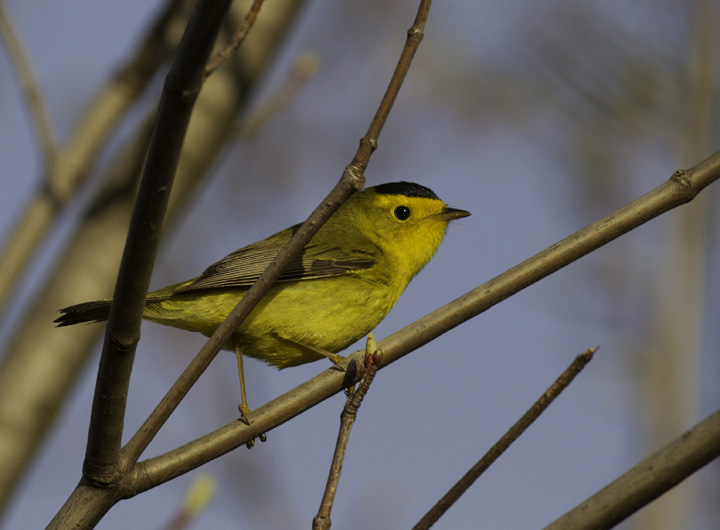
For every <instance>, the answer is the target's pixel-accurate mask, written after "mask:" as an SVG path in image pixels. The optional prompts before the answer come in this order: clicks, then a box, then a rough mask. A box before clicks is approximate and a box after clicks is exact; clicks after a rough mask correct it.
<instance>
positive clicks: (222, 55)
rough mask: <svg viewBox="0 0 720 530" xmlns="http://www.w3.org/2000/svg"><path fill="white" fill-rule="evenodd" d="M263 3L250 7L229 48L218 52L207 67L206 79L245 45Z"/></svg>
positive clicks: (256, 0)
mask: <svg viewBox="0 0 720 530" xmlns="http://www.w3.org/2000/svg"><path fill="white" fill-rule="evenodd" d="M263 1H264V0H254V1H253V4H252V6H250V10H249V11H248V14H247V15H246V16H245V20H243V23H242V25H241V26H240V27H239V28H238V30H237V31H236V32H235V35H233V38H232V39H231V40H230V42H229V43H228V44H227V46H225V48H223V49H222V51H220V52H218V54H217V55H215V57H213V58H212V59H211V60H210V62H209V63H208V64H207V66H206V67H205V77H208V76H209V75H211V74H212V73H213V72H214V71H215V70H217V69H218V67H219V66H220V65H221V64H222V63H223V62H224V61H225V60H226V59H227V58H228V57H230V54H231V53H232V52H233V50H236V49H237V48H238V47H239V46H240V45H241V44H242V43H243V41H244V40H245V37H247V35H248V33H249V32H250V28H252V26H253V24H254V23H255V19H256V18H257V16H258V13H260V8H261V7H262V4H263Z"/></svg>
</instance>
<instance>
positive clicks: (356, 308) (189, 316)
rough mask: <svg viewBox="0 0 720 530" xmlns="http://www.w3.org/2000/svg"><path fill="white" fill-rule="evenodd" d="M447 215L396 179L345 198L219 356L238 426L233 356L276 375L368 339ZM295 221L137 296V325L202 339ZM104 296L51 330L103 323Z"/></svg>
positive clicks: (429, 197) (433, 198)
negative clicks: (230, 381) (228, 357)
mask: <svg viewBox="0 0 720 530" xmlns="http://www.w3.org/2000/svg"><path fill="white" fill-rule="evenodd" d="M469 215H470V212H468V211H466V210H460V209H457V208H451V207H449V206H448V205H446V204H445V203H444V202H443V201H442V200H440V198H439V197H438V196H437V195H436V194H435V192H433V191H432V190H431V189H429V188H427V187H425V186H422V185H420V184H416V183H413V182H406V181H399V182H389V183H385V184H380V185H377V186H373V187H368V188H365V189H364V190H361V191H359V192H357V193H355V194H354V195H352V196H351V197H350V198H349V199H348V200H347V201H346V202H345V203H344V204H343V205H342V206H340V207H339V208H338V209H337V210H336V211H335V212H334V213H333V214H332V215H331V216H330V218H329V219H328V220H327V221H326V223H325V224H324V225H323V226H322V227H321V228H320V229H319V230H318V231H317V233H316V234H315V235H314V236H313V237H312V239H311V240H310V241H309V242H308V243H307V244H306V245H305V247H304V248H303V250H302V251H301V252H300V253H299V254H298V255H297V256H295V258H293V259H292V261H291V262H290V263H289V264H288V266H287V267H286V268H285V269H284V271H283V272H282V274H281V275H280V277H279V278H278V280H277V282H276V283H275V284H274V285H273V286H272V287H271V288H270V289H269V290H268V292H267V293H266V294H265V296H264V297H263V298H262V299H261V300H260V302H259V303H258V305H257V306H256V307H255V308H254V310H253V311H252V312H251V313H250V315H249V316H248V317H247V318H246V319H245V321H244V322H242V323H241V324H240V326H239V327H238V328H237V330H236V331H235V333H234V334H233V335H232V337H231V339H230V340H229V341H228V342H227V343H226V344H225V345H224V346H223V349H227V350H230V351H234V352H235V355H236V360H237V364H238V374H239V378H240V393H241V400H242V403H240V405H239V406H238V408H239V410H240V414H241V419H243V420H245V421H246V422H248V423H249V421H248V420H247V417H248V415H249V414H250V412H251V410H250V408H249V407H248V405H247V396H246V390H245V376H244V369H243V366H244V365H243V356H244V355H246V356H248V357H252V358H256V359H260V360H262V361H264V362H266V363H267V364H269V365H272V366H275V367H277V368H279V369H283V368H288V367H292V366H298V365H301V364H305V363H308V362H312V361H316V360H318V359H321V358H323V357H327V358H329V359H330V360H331V361H333V362H334V363H336V364H337V363H338V362H340V361H341V360H342V359H343V357H342V356H340V355H338V354H337V352H340V351H342V350H344V349H345V348H347V347H348V346H350V345H351V344H352V343H354V342H355V341H357V340H359V339H360V338H362V337H363V336H365V335H367V334H368V333H369V332H371V331H372V330H373V329H374V328H375V327H376V326H377V325H378V324H379V323H380V322H381V321H382V320H383V319H384V318H385V316H386V315H387V314H388V312H389V311H390V310H391V309H392V307H393V306H394V305H395V303H396V302H397V301H398V299H399V298H400V295H401V294H402V293H403V292H404V291H405V289H406V287H407V286H408V284H409V283H410V280H412V279H413V278H414V277H415V276H416V275H417V274H418V273H419V272H420V270H421V269H422V268H423V267H424V266H425V265H426V264H427V263H428V262H429V261H430V259H431V258H432V257H433V256H434V255H435V253H436V252H437V250H438V247H439V246H440V243H441V242H442V240H443V238H444V236H445V232H446V229H447V226H448V224H449V223H450V221H453V220H456V219H460V218H463V217H467V216H469ZM299 227H300V224H297V225H294V226H291V227H290V228H287V229H285V230H282V231H280V232H277V233H275V234H273V235H271V236H270V237H268V238H266V239H263V240H261V241H257V242H255V243H252V244H250V245H248V246H246V247H243V248H241V249H239V250H236V251H235V252H232V253H231V254H229V255H227V256H226V257H224V258H223V259H221V260H220V261H218V262H216V263H213V264H212V265H210V266H209V267H207V268H206V269H205V271H204V272H203V273H202V274H201V275H200V276H198V277H196V278H192V279H190V280H187V281H183V282H180V283H175V284H173V285H169V286H167V287H163V288H161V289H158V290H156V291H152V292H150V293H148V294H147V298H146V301H145V308H144V310H143V318H144V319H145V320H148V321H150V322H156V323H159V324H164V325H166V326H172V327H175V328H180V329H184V330H188V331H193V332H199V333H202V334H203V335H206V336H210V335H212V333H213V332H214V331H215V330H216V329H217V327H218V326H219V325H220V324H221V323H222V322H223V320H224V319H225V318H226V317H227V315H228V314H229V313H230V312H231V311H232V309H233V308H234V307H235V306H236V305H237V303H238V302H239V300H240V299H241V298H242V297H243V296H244V295H245V293H246V292H247V291H248V289H249V288H250V287H251V286H252V284H253V283H254V282H255V281H256V280H257V279H258V278H259V277H260V275H261V274H262V273H263V271H264V270H265V268H266V267H267V266H268V265H269V264H270V263H271V262H272V260H273V259H274V258H275V257H276V256H277V255H278V253H279V252H280V250H281V249H282V248H283V247H284V246H285V244H286V243H287V242H288V241H289V240H290V238H291V237H292V235H293V234H294V233H295V232H296V231H297V230H298V229H299ZM111 302H112V299H104V300H96V301H92V302H84V303H80V304H76V305H71V306H69V307H65V308H63V309H61V310H60V313H61V315H60V316H59V317H58V318H57V319H56V320H55V323H56V324H57V326H59V327H61V326H69V325H73V324H79V323H82V322H88V323H92V322H102V321H105V320H107V318H108V315H109V312H110V303H111Z"/></svg>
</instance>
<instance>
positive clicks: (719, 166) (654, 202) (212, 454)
mask: <svg viewBox="0 0 720 530" xmlns="http://www.w3.org/2000/svg"><path fill="white" fill-rule="evenodd" d="M718 178H720V152H718V153H715V154H714V155H713V156H711V157H710V158H708V159H706V160H704V161H703V162H701V163H699V164H698V165H696V166H695V167H693V168H691V169H689V170H687V171H676V172H675V173H674V174H673V176H672V177H671V178H670V179H669V180H668V181H666V182H665V183H663V184H661V185H660V186H658V187H657V188H656V189H654V190H653V191H651V192H649V193H647V194H645V195H643V196H642V197H640V198H639V199H636V200H635V201H633V202H631V203H630V204H628V205H626V206H624V207H623V208H620V209H619V210H617V211H616V212H614V213H612V214H610V215H608V216H607V217H604V218H603V219H600V220H599V221H597V222H595V223H593V224H591V225H590V226H588V227H586V228H584V229H582V230H580V231H579V232H576V233H575V234H573V235H571V236H569V237H567V238H565V239H563V240H562V241H560V242H558V243H556V244H554V245H552V246H551V247H549V248H547V249H546V250H544V251H542V252H540V253H539V254H536V255H535V256H533V257H532V258H529V259H528V260H526V261H524V262H523V263H521V264H520V265H517V266H516V267H513V268H512V269H510V270H508V271H507V272H505V273H503V274H501V275H499V276H497V277H496V278H494V279H492V280H490V281H489V282H486V283H484V284H483V285H481V286H479V287H477V288H475V289H473V290H472V291H470V292H468V293H466V294H465V295H463V296H461V297H460V298H458V299H456V300H454V301H453V302H450V303H449V304H447V305H445V306H443V307H441V308H440V309H437V310H436V311H434V312H432V313H430V314H429V315H427V316H425V317H423V318H421V319H420V320H418V321H416V322H414V323H413V324H410V325H409V326H407V327H405V328H403V329H401V330H400V331H397V332H396V333H393V334H392V335H390V336H389V337H387V338H386V339H384V340H382V341H380V342H379V343H378V346H379V347H380V348H381V349H382V351H383V366H385V365H387V364H390V363H391V362H394V361H396V360H398V359H400V358H401V357H403V356H404V355H407V354H408V353H410V352H411V351H414V350H416V349H417V348H419V347H420V346H422V345H424V344H427V343H428V342H430V341H431V340H433V339H434V338H436V337H438V336H440V335H442V334H443V333H445V332H447V331H449V330H451V329H453V328H454V327H456V326H458V325H460V324H461V323H463V322H465V321H466V320H469V319H470V318H472V317H474V316H477V315H479V314H480V313H482V312H483V311H485V310H487V309H489V308H490V307H492V306H494V305H495V304H498V303H499V302H501V301H503V300H505V299H506V298H508V297H510V296H512V295H513V294H515V293H517V292H518V291H521V290H522V289H524V288H525V287H527V286H529V285H531V284H533V283H535V282H537V281H539V280H541V279H542V278H544V277H546V276H548V275H549V274H551V273H552V272H555V271H556V270H558V269H560V268H561V267H564V266H565V265H568V264H569V263H571V262H573V261H575V260H577V259H579V258H581V257H582V256H585V255H586V254H589V253H590V252H592V251H594V250H596V249H597V248H599V247H601V246H603V245H605V244H606V243H608V242H610V241H612V240H613V239H616V238H617V237H619V236H621V235H622V234H624V233H626V232H629V231H630V230H632V229H633V228H637V227H638V226H640V225H642V224H643V223H646V222H647V221H649V220H651V219H653V218H655V217H657V216H659V215H660V214H662V213H664V212H666V211H668V210H670V209H672V208H674V207H676V206H679V205H681V204H684V203H686V202H688V201H690V200H692V199H693V198H694V197H695V196H696V195H697V194H698V193H699V192H700V191H701V190H702V189H703V188H705V187H706V186H708V185H709V184H710V183H712V182H713V181H715V180H717V179H718ZM360 355H361V352H355V353H354V354H353V355H351V356H349V357H348V358H347V360H346V361H345V364H344V365H343V366H344V367H345V369H346V371H345V372H342V373H340V372H338V371H337V370H335V369H332V368H331V369H329V370H326V371H324V372H322V373H321V374H319V375H317V376H316V377H314V378H312V379H310V380H309V381H306V382H305V383H303V384H301V385H299V386H298V387H296V388H295V389H293V390H291V391H290V392H287V393H286V394H283V395H282V396H280V397H278V398H276V399H274V400H272V401H270V402H269V403H267V404H265V405H263V406H261V407H259V408H257V409H256V410H255V411H254V414H253V423H252V425H249V426H248V425H246V424H245V423H243V422H240V421H234V422H232V423H229V424H227V425H225V426H224V427H221V428H220V429H217V430H215V431H213V432H211V433H209V434H207V435H205V436H202V437H200V438H198V439H196V440H194V441H192V442H189V443H187V444H185V445H183V446H182V447H179V448H178V449H175V450H173V451H170V452H168V453H165V454H163V455H160V456H157V457H154V458H149V459H147V460H145V461H143V462H141V463H139V464H138V466H139V467H138V469H136V470H135V473H134V476H133V477H130V478H129V482H128V483H127V485H126V488H127V490H126V491H127V495H128V496H132V495H135V494H137V493H140V492H141V491H144V490H146V489H149V488H152V487H155V486H157V485H158V484H161V483H163V482H166V481H167V480H170V479H172V478H174V477H176V476H179V475H181V474H183V473H186V472H187V471H190V470H191V469H194V468H195V467H197V466H199V465H201V464H202V463H205V462H208V461H210V460H212V459H214V458H217V457H219V456H221V455H223V454H225V453H227V452H229V451H231V450H232V449H235V448H236V447H239V446H240V445H243V444H245V443H246V442H247V441H248V440H251V439H252V438H254V437H257V436H259V435H260V434H262V433H265V432H269V431H271V430H272V429H274V428H275V427H277V426H278V425H281V424H282V423H284V422H286V421H288V420H289V419H291V418H294V417H295V416H297V415H299V414H301V413H302V412H304V411H305V410H307V409H309V408H311V407H313V406H314V405H317V404H318V403H320V402H321V401H324V400H325V399H327V398H329V397H330V396H332V395H334V394H336V393H337V392H341V391H342V390H343V389H344V388H347V387H349V386H351V385H353V384H355V383H357V381H359V379H360V377H361V376H362V360H361V357H360Z"/></svg>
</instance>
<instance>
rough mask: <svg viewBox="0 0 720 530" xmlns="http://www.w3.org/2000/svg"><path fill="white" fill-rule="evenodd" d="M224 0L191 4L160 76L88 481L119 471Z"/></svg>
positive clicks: (94, 424) (103, 368)
mask: <svg viewBox="0 0 720 530" xmlns="http://www.w3.org/2000/svg"><path fill="white" fill-rule="evenodd" d="M229 5H230V1H229V0H226V1H225V2H210V1H208V2H201V3H199V4H198V6H197V7H196V9H195V12H194V13H193V15H192V16H191V18H190V21H189V23H188V27H187V29H186V32H185V35H184V36H183V39H182V41H181V42H180V46H179V47H178V52H177V57H176V59H175V61H174V63H173V66H172V68H171V69H170V72H169V73H168V76H167V79H166V81H165V89H164V92H163V96H162V99H161V100H160V105H159V108H158V114H157V117H156V120H155V125H154V130H153V134H152V137H151V139H150V145H149V148H148V156H147V159H146V161H145V167H144V169H143V176H142V179H141V181H140V189H139V191H138V197H137V201H136V203H135V208H134V210H133V215H132V219H131V221H130V229H129V232H128V238H127V243H126V245H125V251H124V253H123V258H122V262H121V264H120V271H119V273H118V281H117V284H116V287H115V294H114V296H113V303H112V306H111V308H110V317H109V319H108V325H107V328H106V332H105V343H104V347H103V353H102V357H101V358H100V368H99V370H98V378H97V383H96V386H95V398H94V400H93V409H92V417H91V420H90V431H89V434H88V446H87V451H86V455H85V469H84V474H85V476H86V478H87V479H88V480H90V481H91V482H101V483H108V482H113V481H115V480H117V479H118V477H119V476H120V474H121V473H122V466H121V465H120V443H121V438H122V430H123V418H124V415H125V405H126V400H127V389H128V384H129V381H130V372H131V370H132V365H133V360H134V355H135V347H136V345H137V342H138V340H139V338H140V321H141V319H142V312H143V309H144V307H145V295H146V293H147V290H148V286H149V284H150V274H151V273H152V269H153V265H154V262H155V255H156V254H157V248H158V246H159V242H160V236H161V233H162V227H163V222H164V218H165V211H166V209H167V204H168V200H169V197H170V191H171V189H172V183H173V180H174V178H175V171H176V168H177V163H178V159H179V158H180V152H181V150H182V144H183V140H184V139H185V133H186V131H187V126H188V123H189V121H190V115H191V113H192V110H193V107H194V104H195V101H196V100H197V96H198V94H199V93H200V87H201V85H202V77H203V71H204V70H203V69H204V66H205V63H206V62H207V59H208V57H209V56H210V51H211V50H212V46H213V45H214V43H215V38H216V36H217V33H218V31H219V30H220V24H221V22H222V20H223V19H224V17H225V13H226V11H227V8H228V7H229Z"/></svg>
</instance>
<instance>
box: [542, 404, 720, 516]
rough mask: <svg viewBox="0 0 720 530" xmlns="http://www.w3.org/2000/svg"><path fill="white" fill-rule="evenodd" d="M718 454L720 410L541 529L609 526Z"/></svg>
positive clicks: (683, 478) (719, 448)
mask: <svg viewBox="0 0 720 530" xmlns="http://www.w3.org/2000/svg"><path fill="white" fill-rule="evenodd" d="M718 457H720V410H718V411H716V412H715V413H713V414H712V415H710V416H709V417H707V418H706V419H705V420H703V421H702V422H700V423H698V424H697V425H695V426H694V427H693V428H692V429H690V430H689V431H687V432H686V433H685V434H683V435H682V436H681V437H680V438H678V439H677V440H675V441H674V442H672V443H670V444H668V445H666V446H665V447H663V448H662V449H660V450H659V451H656V452H655V453H653V454H652V455H650V456H649V457H647V458H646V459H645V460H643V461H642V462H640V463H639V464H637V465H636V466H635V467H633V468H632V469H630V470H629V471H627V472H626V473H624V474H623V475H622V476H621V477H619V478H618V479H616V480H614V481H613V482H611V483H610V484H608V485H607V486H605V487H604V488H603V489H601V490H600V491H598V492H597V493H596V494H595V495H593V496H592V497H590V498H588V499H587V500H585V501H583V502H582V503H580V504H579V505H578V506H576V507H575V508H573V509H572V510H570V511H569V512H568V513H566V514H565V515H563V516H562V517H560V518H559V519H557V520H555V521H554V522H553V523H551V524H549V525H548V526H546V527H545V528H544V529H543V530H604V529H606V528H612V527H614V526H615V525H617V524H618V523H620V522H621V521H623V520H625V519H626V518H627V517H629V516H630V515H632V514H633V513H635V512H636V511H637V510H639V509H640V508H642V507H643V506H645V505H647V504H649V503H650V502H652V501H653V500H654V499H656V498H658V497H659V496H660V495H662V494H663V493H665V492H666V491H668V490H669V489H671V488H673V487H674V486H676V485H677V484H679V483H680V482H682V481H683V480H685V479H686V478H687V477H689V476H690V475H692V474H693V473H694V472H695V471H697V470H698V469H700V468H702V467H703V466H705V465H706V464H708V463H710V462H712V461H713V460H714V459H716V458H718Z"/></svg>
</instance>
